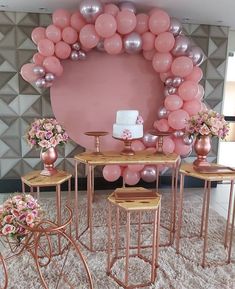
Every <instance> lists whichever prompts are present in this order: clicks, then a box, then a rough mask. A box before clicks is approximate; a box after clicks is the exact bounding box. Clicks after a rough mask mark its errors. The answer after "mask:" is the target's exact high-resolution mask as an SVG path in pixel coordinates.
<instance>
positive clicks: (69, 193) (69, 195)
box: [67, 179, 72, 237]
mask: <svg viewBox="0 0 235 289" xmlns="http://www.w3.org/2000/svg"><path fill="white" fill-rule="evenodd" d="M67 205H68V206H70V207H71V179H69V180H68V199H67ZM71 226H72V223H70V224H69V236H70V237H71V236H72V228H71Z"/></svg>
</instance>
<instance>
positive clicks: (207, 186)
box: [176, 164, 235, 268]
mask: <svg viewBox="0 0 235 289" xmlns="http://www.w3.org/2000/svg"><path fill="white" fill-rule="evenodd" d="M187 169H188V171H187ZM197 174H198V173H197V172H194V170H193V168H192V165H191V164H190V165H189V164H184V165H183V168H182V171H181V169H180V192H179V211H178V216H179V218H178V229H177V234H176V252H177V253H178V254H181V255H182V253H180V239H181V227H182V217H183V193H184V179H185V175H187V176H193V177H197V178H200V179H202V180H204V182H205V183H204V196H203V204H202V214H201V228H200V235H199V237H200V238H203V251H202V261H201V264H200V265H201V266H202V267H203V268H205V267H206V266H210V265H212V264H210V263H207V261H206V252H207V249H208V220H209V206H210V194H211V181H212V180H213V181H221V180H229V181H230V194H229V204H228V213H227V220H226V228H225V236H224V248H225V249H227V250H228V258H227V260H226V261H225V262H213V264H215V265H223V264H229V263H230V262H231V250H232V241H233V230H234V219H235V193H234V192H233V191H234V180H235V173H234V174H230V175H228V174H223V173H220V174H218V175H216V174H213V175H206V174H201V175H200V174H199V175H197ZM233 193H234V196H233ZM232 207H233V212H232V213H231V210H232ZM231 216H232V222H231V227H230V219H231ZM229 231H230V232H229ZM185 238H190V237H185ZM184 257H185V258H187V259H189V258H188V257H186V256H185V255H184Z"/></svg>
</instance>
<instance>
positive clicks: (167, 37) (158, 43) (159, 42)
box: [155, 32, 175, 52]
mask: <svg viewBox="0 0 235 289" xmlns="http://www.w3.org/2000/svg"><path fill="white" fill-rule="evenodd" d="M174 44H175V37H174V35H173V34H172V33H171V32H163V33H160V34H159V35H158V36H157V37H156V39H155V48H156V49H157V51H158V52H169V51H170V50H171V49H172V48H173V47H174Z"/></svg>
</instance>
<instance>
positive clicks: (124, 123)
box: [113, 110, 143, 139]
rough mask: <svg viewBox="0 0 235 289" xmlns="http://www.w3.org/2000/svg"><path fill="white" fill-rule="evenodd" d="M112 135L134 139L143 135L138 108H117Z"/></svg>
mask: <svg viewBox="0 0 235 289" xmlns="http://www.w3.org/2000/svg"><path fill="white" fill-rule="evenodd" d="M113 137H116V138H119V139H136V138H141V137H143V119H142V117H140V116H139V112H138V110H118V111H117V115H116V123H114V124H113Z"/></svg>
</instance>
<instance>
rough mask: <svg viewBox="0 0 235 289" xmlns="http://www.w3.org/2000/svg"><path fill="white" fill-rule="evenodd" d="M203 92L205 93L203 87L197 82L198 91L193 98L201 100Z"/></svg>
mask: <svg viewBox="0 0 235 289" xmlns="http://www.w3.org/2000/svg"><path fill="white" fill-rule="evenodd" d="M196 67H197V66H196ZM204 93H205V91H204V87H203V86H202V85H201V84H198V93H197V95H196V97H195V99H198V100H201V99H202V98H203V96H204Z"/></svg>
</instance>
